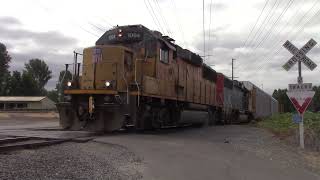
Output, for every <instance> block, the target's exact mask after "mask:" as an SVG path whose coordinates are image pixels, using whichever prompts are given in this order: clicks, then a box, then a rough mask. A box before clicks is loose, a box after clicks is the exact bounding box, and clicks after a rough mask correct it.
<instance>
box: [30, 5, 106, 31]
mask: <svg viewBox="0 0 320 180" xmlns="http://www.w3.org/2000/svg"><path fill="white" fill-rule="evenodd" d="M36 4H37V5H38V7H40V8H41V9H43V10H44V11H45V12H46V13H47V14H48V15H50V16H52V12H51V10H50V8H48V7H46V6H44V5H43V4H42V3H41V2H39V1H38V3H36ZM66 19H67V20H68V22H69V23H70V24H72V25H73V26H77V27H79V28H80V29H81V30H83V31H84V32H86V33H88V34H90V35H92V36H95V37H100V36H99V35H97V34H95V33H93V32H91V31H89V30H87V29H85V28H84V27H82V26H81V25H78V24H77V23H75V22H74V21H72V20H71V19H69V18H68V17H66Z"/></svg>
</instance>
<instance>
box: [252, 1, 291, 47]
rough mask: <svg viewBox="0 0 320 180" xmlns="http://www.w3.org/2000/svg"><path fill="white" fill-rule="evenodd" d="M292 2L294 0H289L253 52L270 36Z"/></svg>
mask: <svg viewBox="0 0 320 180" xmlns="http://www.w3.org/2000/svg"><path fill="white" fill-rule="evenodd" d="M293 2H294V0H289V2H288V4H287V6H286V7H285V9H283V11H282V12H281V14H280V15H279V16H278V18H277V19H276V21H274V23H273V24H272V26H271V27H270V29H269V31H268V32H267V33H266V34H265V36H264V37H263V38H262V39H261V40H260V42H259V43H258V45H257V46H256V47H255V48H254V50H256V49H257V48H258V47H259V46H260V45H261V44H263V43H262V42H265V40H266V39H268V37H269V36H270V35H271V33H272V32H273V31H272V30H273V28H274V27H275V25H276V24H277V23H278V22H279V20H280V19H281V18H282V17H283V15H284V14H285V13H286V12H287V10H288V9H289V7H290V6H291V5H292V3H293Z"/></svg>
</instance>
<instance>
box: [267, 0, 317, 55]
mask: <svg viewBox="0 0 320 180" xmlns="http://www.w3.org/2000/svg"><path fill="white" fill-rule="evenodd" d="M317 3H318V0H316V1H315V3H314V4H313V5H312V7H310V8H309V10H308V11H307V12H306V13H305V14H304V15H303V16H302V17H301V18H300V19H299V21H298V23H296V24H295V25H298V24H300V23H301V22H302V20H303V19H304V18H305V17H306V16H307V14H308V13H309V12H310V11H312V10H313V8H315V7H316V6H315V5H316V4H317ZM319 11H320V9H319V10H318V12H319ZM314 16H315V15H314ZM314 16H312V18H313V17H314ZM312 18H311V19H312ZM311 19H309V20H308V22H307V23H309V21H311ZM307 23H305V24H304V25H302V26H300V27H301V28H300V29H303V26H305V25H306V24H307ZM295 29H296V28H294V26H293V27H292V29H291V31H290V33H289V35H287V36H286V37H285V38H282V39H281V40H280V41H279V43H281V42H283V41H284V40H285V39H288V38H289V37H290V36H291V34H292V33H293V32H294V31H293V30H295ZM297 32H299V33H300V31H297ZM297 32H296V33H295V35H296V34H297ZM276 46H277V45H275V46H274V47H273V48H272V49H274V48H275V47H276ZM281 47H282V46H280V47H279V48H278V51H277V52H276V53H274V54H273V55H272V56H270V58H268V61H269V60H270V59H271V58H272V57H273V56H274V55H275V54H278V53H279V52H280V50H281Z"/></svg>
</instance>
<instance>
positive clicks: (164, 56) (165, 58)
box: [160, 48, 169, 63]
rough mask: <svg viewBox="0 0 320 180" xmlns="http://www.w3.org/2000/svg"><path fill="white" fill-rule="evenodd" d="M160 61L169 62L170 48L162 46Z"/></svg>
mask: <svg viewBox="0 0 320 180" xmlns="http://www.w3.org/2000/svg"><path fill="white" fill-rule="evenodd" d="M160 61H161V62H164V63H169V50H168V49H165V48H160Z"/></svg>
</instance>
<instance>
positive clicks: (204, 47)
mask: <svg viewBox="0 0 320 180" xmlns="http://www.w3.org/2000/svg"><path fill="white" fill-rule="evenodd" d="M202 28H203V56H204V57H203V60H204V62H205V61H206V31H205V27H204V0H203V1H202Z"/></svg>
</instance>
